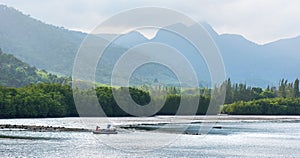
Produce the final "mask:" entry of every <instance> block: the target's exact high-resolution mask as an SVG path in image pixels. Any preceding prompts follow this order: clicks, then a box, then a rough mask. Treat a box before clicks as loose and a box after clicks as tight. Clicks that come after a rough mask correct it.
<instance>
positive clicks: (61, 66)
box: [0, 5, 300, 86]
mask: <svg viewBox="0 0 300 158" xmlns="http://www.w3.org/2000/svg"><path fill="white" fill-rule="evenodd" d="M0 21H1V24H0V48H2V49H3V50H4V51H5V52H7V53H11V54H13V55H15V56H16V57H17V58H19V59H21V60H22V61H24V62H26V63H29V64H30V65H32V66H35V67H37V68H39V69H45V70H47V71H49V72H54V73H57V74H64V75H71V73H72V67H73V62H74V59H75V56H76V53H77V51H78V48H79V47H80V44H81V42H82V41H83V40H84V38H85V37H86V35H87V34H85V33H81V32H76V31H70V30H67V29H64V28H61V27H56V26H53V25H49V24H45V23H43V22H41V21H39V20H35V19H33V18H31V17H30V16H28V15H24V14H23V13H21V12H19V11H17V10H15V9H13V8H9V7H6V6H3V5H0ZM201 24H202V26H203V27H204V28H205V29H206V30H207V31H208V33H209V34H210V35H211V37H212V38H213V40H214V41H215V43H216V45H217V47H218V48H219V50H220V53H221V56H222V57H223V60H224V64H225V69H226V73H227V77H230V78H231V80H232V81H233V82H246V83H247V84H248V85H254V86H266V85H268V84H269V85H277V84H278V81H279V79H281V78H285V79H288V80H294V79H295V78H297V77H300V71H298V68H299V67H300V62H299V59H300V54H299V52H300V44H299V43H300V37H295V38H291V39H282V40H279V41H275V42H271V43H268V44H265V45H258V44H256V43H253V42H251V41H249V40H247V39H245V38H244V37H243V36H241V35H235V34H218V33H216V32H215V30H214V29H213V28H212V27H211V26H210V25H209V24H207V23H201ZM168 27H173V28H178V29H187V30H189V31H191V32H192V33H193V30H194V29H195V27H196V26H195V25H191V26H185V25H183V24H174V25H171V26H167V27H166V28H168ZM194 33H195V34H197V32H194ZM115 36H116V35H112V34H100V35H97V38H99V40H100V41H101V40H103V41H106V40H109V39H111V38H113V37H115ZM146 42H161V43H164V44H167V45H170V46H172V47H174V48H176V49H177V50H179V51H180V52H181V53H182V54H183V55H184V56H185V57H186V58H187V59H188V60H189V61H190V63H191V64H192V65H193V67H195V70H196V73H197V75H198V76H199V78H200V80H201V84H202V85H208V84H209V78H210V76H209V71H208V68H207V66H206V63H205V59H204V58H203V57H202V56H200V55H199V54H198V53H197V50H195V48H193V46H192V45H191V44H190V43H188V41H186V40H185V39H183V38H180V37H178V36H176V35H174V34H172V33H170V32H168V31H166V30H164V29H160V30H158V32H157V34H156V36H155V37H154V38H152V39H150V40H149V39H147V38H145V37H144V36H143V35H142V34H140V33H139V32H136V31H133V32H129V33H128V34H123V35H120V36H119V37H118V38H117V39H116V40H115V41H114V44H113V45H111V46H110V47H109V48H107V49H106V51H105V53H104V55H103V58H101V59H102V60H101V61H100V62H99V64H98V67H97V71H96V80H97V81H98V82H101V83H110V76H111V71H112V69H113V67H114V65H115V63H116V62H117V61H118V59H119V58H120V57H121V56H122V55H123V54H124V53H125V52H126V51H127V50H129V48H131V47H134V46H137V45H139V44H142V43H146ZM137 53H138V52H137ZM170 60H175V61H176V60H177V59H172V58H170ZM178 64H180V63H178ZM84 69H90V68H89V67H85V68H84ZM131 78H132V82H133V83H134V84H139V83H143V82H145V81H146V83H149V84H151V83H152V82H153V81H154V80H155V79H158V80H159V81H160V82H162V83H166V84H167V83H171V84H174V83H175V82H176V81H177V79H176V77H175V75H174V74H173V73H172V72H171V71H170V70H169V69H168V68H166V67H164V66H162V65H157V64H156V65H155V64H154V65H153V64H152V65H151V64H148V65H144V66H143V67H140V68H139V69H138V70H136V71H135V72H134V74H133V75H132V77H131Z"/></svg>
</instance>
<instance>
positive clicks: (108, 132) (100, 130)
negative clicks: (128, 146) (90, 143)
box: [93, 125, 118, 134]
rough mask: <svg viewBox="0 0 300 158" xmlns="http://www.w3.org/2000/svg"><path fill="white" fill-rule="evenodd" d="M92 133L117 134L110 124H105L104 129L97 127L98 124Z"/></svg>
mask: <svg viewBox="0 0 300 158" xmlns="http://www.w3.org/2000/svg"><path fill="white" fill-rule="evenodd" d="M93 134H118V132H117V130H116V129H111V128H110V125H107V128H106V129H99V126H96V130H95V131H93Z"/></svg>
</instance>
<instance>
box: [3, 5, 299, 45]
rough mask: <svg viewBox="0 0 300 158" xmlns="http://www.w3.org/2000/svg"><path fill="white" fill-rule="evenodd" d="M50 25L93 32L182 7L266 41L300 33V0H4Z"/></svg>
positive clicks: (225, 29) (221, 29)
mask: <svg viewBox="0 0 300 158" xmlns="http://www.w3.org/2000/svg"><path fill="white" fill-rule="evenodd" d="M0 3H1V4H5V5H8V6H10V7H14V8H17V9H18V10H20V11H22V12H23V13H25V14H30V15H31V16H32V17H34V18H37V19H39V20H41V21H44V22H46V23H49V24H54V25H57V26H63V27H65V28H69V29H73V30H81V31H84V32H90V31H92V29H93V28H95V27H96V26H97V25H98V24H99V23H101V22H102V21H103V20H105V19H107V18H109V17H110V16H112V15H114V14H116V13H118V12H120V11H122V10H128V9H131V8H136V7H143V6H158V7H166V8H171V9H175V10H178V11H180V12H182V13H184V14H187V15H189V16H191V17H193V18H194V19H196V20H198V21H206V22H208V23H209V24H211V25H212V26H213V28H214V29H215V30H216V31H217V32H218V33H236V34H241V35H243V36H244V37H245V38H247V39H249V40H251V41H253V42H256V43H261V44H262V43H266V42H270V41H274V40H278V39H281V38H289V37H295V36H298V35H300V9H299V8H300V0H288V1H287V0H48V1H46V0H44V1H43V0H26V1H25V0H0Z"/></svg>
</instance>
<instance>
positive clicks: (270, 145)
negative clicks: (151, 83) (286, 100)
mask: <svg viewBox="0 0 300 158" xmlns="http://www.w3.org/2000/svg"><path fill="white" fill-rule="evenodd" d="M203 122H208V123H209V124H205V126H204V123H203ZM161 123H165V124H161ZM168 123H171V124H168ZM0 124H17V125H43V126H58V127H77V128H88V129H94V128H95V126H96V125H99V126H100V127H101V128H105V126H106V125H107V124H111V125H112V126H113V127H114V128H117V129H118V131H119V133H118V134H116V135H95V134H92V133H91V132H33V131H20V130H13V129H12V130H0V136H2V137H3V136H9V138H0V157H300V117H299V116H220V117H217V118H210V119H207V118H205V117H201V116H199V117H192V116H191V117H189V116H184V117H179V118H174V117H171V116H157V117H149V118H147V117H145V118H140V117H123V118H47V119H1V120H0ZM137 124H143V126H147V124H150V125H149V126H156V125H157V124H158V125H159V127H160V128H164V127H167V128H166V129H168V130H138V129H121V128H119V127H120V126H123V125H137ZM204 127H205V128H206V129H207V128H208V127H209V129H210V130H209V132H208V133H207V134H206V133H201V132H200V133H201V135H196V133H197V132H195V133H190V132H189V134H180V133H177V132H172V131H176V130H177V128H179V129H180V128H187V129H188V130H189V131H199V130H201V128H204ZM170 129H171V130H170ZM200 133H199V134H200ZM14 137H15V138H14Z"/></svg>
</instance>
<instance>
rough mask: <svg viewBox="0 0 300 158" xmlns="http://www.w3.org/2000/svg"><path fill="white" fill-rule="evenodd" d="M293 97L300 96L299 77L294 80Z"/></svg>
mask: <svg viewBox="0 0 300 158" xmlns="http://www.w3.org/2000/svg"><path fill="white" fill-rule="evenodd" d="M293 97H294V98H297V97H299V79H298V78H297V79H296V80H295V82H294V90H293Z"/></svg>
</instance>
